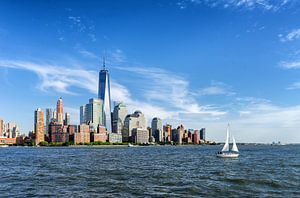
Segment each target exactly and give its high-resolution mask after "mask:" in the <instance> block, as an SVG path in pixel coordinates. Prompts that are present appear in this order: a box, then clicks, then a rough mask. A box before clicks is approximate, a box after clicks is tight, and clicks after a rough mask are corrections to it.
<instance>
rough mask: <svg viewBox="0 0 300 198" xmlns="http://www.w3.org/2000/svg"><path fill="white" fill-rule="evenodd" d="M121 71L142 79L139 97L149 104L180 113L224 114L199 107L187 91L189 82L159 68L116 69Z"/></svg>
mask: <svg viewBox="0 0 300 198" xmlns="http://www.w3.org/2000/svg"><path fill="white" fill-rule="evenodd" d="M118 69H120V70H123V71H128V72H130V73H131V74H136V80H138V79H142V81H143V82H144V83H143V89H142V90H141V95H143V96H144V97H145V99H146V100H148V101H150V102H151V103H162V102H163V104H164V105H167V106H168V107H170V108H171V109H175V110H176V111H177V112H180V113H198V114H203V113H205V114H210V115H211V116H215V115H224V114H226V112H224V111H219V110H217V109H207V108H204V107H203V106H200V105H199V104H198V103H197V101H196V99H195V98H194V97H193V95H192V94H191V93H190V91H189V82H188V81H187V80H185V79H184V78H183V77H181V76H178V75H176V74H174V73H171V72H168V71H166V70H162V69H159V68H153V67H152V68H145V67H118Z"/></svg>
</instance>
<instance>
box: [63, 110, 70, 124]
mask: <svg viewBox="0 0 300 198" xmlns="http://www.w3.org/2000/svg"><path fill="white" fill-rule="evenodd" d="M70 122H71V121H70V113H65V120H64V125H65V126H69V125H70Z"/></svg>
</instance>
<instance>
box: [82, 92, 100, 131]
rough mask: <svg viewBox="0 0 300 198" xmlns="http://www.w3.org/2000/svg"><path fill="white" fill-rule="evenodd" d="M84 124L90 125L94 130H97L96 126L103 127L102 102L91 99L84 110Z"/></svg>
mask: <svg viewBox="0 0 300 198" xmlns="http://www.w3.org/2000/svg"><path fill="white" fill-rule="evenodd" d="M84 110H85V111H84V117H85V122H86V123H89V124H92V126H93V128H94V130H97V127H98V125H103V111H102V110H103V101H102V100H100V99H96V98H91V99H90V100H89V104H86V105H85V108H84Z"/></svg>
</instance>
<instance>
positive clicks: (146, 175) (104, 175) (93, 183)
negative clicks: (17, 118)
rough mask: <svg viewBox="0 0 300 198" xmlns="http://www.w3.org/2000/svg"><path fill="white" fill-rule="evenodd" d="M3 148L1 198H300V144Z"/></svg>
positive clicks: (1, 154)
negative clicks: (232, 149) (235, 153)
mask: <svg viewBox="0 0 300 198" xmlns="http://www.w3.org/2000/svg"><path fill="white" fill-rule="evenodd" d="M220 149H221V146H153V147H136V148H128V147H122V148H95V147H92V148H90V147H86V148H72V147H66V148H63V147H60V148H29V147H28V148H26V147H9V148H0V197H44V196H47V197H300V145H286V146H269V145H258V146H255V145H241V146H239V149H240V152H241V155H240V157H239V158H238V159H220V158H216V157H215V152H217V151H219V150H220Z"/></svg>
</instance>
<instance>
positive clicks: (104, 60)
mask: <svg viewBox="0 0 300 198" xmlns="http://www.w3.org/2000/svg"><path fill="white" fill-rule="evenodd" d="M103 69H104V70H105V56H103Z"/></svg>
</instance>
